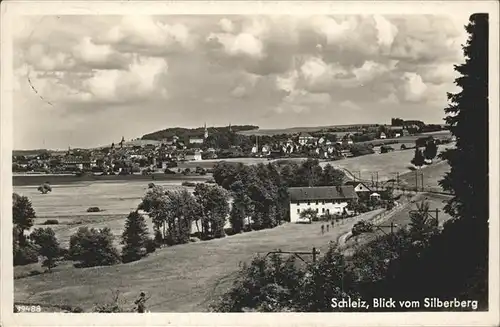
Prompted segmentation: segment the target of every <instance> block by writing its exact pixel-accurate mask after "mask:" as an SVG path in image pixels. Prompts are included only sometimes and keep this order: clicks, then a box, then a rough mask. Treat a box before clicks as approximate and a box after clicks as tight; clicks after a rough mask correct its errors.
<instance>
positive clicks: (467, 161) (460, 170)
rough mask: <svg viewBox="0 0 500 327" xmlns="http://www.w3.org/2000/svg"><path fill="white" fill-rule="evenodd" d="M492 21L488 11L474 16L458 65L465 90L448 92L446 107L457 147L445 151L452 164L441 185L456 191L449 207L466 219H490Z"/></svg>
mask: <svg viewBox="0 0 500 327" xmlns="http://www.w3.org/2000/svg"><path fill="white" fill-rule="evenodd" d="M488 24H489V23H488V15H487V14H474V15H472V16H471V18H470V23H469V25H467V27H466V30H467V32H468V33H469V35H470V36H469V39H468V41H467V44H466V46H464V47H463V50H464V55H465V57H466V59H465V63H463V64H461V65H456V66H455V70H456V71H457V72H458V73H459V74H460V75H461V76H460V77H458V78H457V79H456V80H455V84H456V85H457V86H459V87H460V88H461V89H462V90H461V91H460V92H458V93H455V94H452V93H448V100H449V102H450V104H449V106H448V107H447V108H446V109H445V113H446V114H447V117H446V118H445V121H446V124H447V128H448V129H449V130H450V131H451V133H452V134H453V135H454V136H455V137H456V147H455V148H451V149H448V150H446V151H444V152H443V153H442V155H441V157H442V158H443V159H445V160H447V161H448V163H449V164H450V166H451V169H450V172H448V173H447V174H446V175H445V178H444V179H443V180H442V181H441V186H442V187H443V188H444V189H445V190H448V191H452V192H453V193H454V194H455V196H454V198H453V199H452V201H450V202H449V203H448V205H447V207H446V211H447V212H448V213H449V214H450V215H452V216H453V217H461V218H464V219H481V220H487V219H488V207H489V206H488V185H489V182H488V176H489V175H488V133H489V131H488V130H489V128H488V72H489V70H488Z"/></svg>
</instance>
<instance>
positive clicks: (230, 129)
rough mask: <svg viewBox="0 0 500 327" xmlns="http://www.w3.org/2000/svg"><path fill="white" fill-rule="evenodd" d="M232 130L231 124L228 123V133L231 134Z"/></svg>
mask: <svg viewBox="0 0 500 327" xmlns="http://www.w3.org/2000/svg"><path fill="white" fill-rule="evenodd" d="M232 131H233V129H232V128H231V123H229V133H231V132H232Z"/></svg>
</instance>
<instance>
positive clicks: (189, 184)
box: [181, 182, 196, 187]
mask: <svg viewBox="0 0 500 327" xmlns="http://www.w3.org/2000/svg"><path fill="white" fill-rule="evenodd" d="M181 185H182V186H186V187H195V186H196V183H193V182H182V184H181Z"/></svg>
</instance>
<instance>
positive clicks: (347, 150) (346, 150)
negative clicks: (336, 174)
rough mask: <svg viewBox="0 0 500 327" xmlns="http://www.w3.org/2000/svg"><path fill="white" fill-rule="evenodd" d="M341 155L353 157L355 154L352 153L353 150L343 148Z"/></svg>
mask: <svg viewBox="0 0 500 327" xmlns="http://www.w3.org/2000/svg"><path fill="white" fill-rule="evenodd" d="M340 155H341V156H342V157H345V158H351V157H354V155H353V154H352V152H351V150H349V149H344V150H341V151H340Z"/></svg>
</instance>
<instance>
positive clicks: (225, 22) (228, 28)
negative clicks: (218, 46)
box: [219, 18, 234, 33]
mask: <svg viewBox="0 0 500 327" xmlns="http://www.w3.org/2000/svg"><path fill="white" fill-rule="evenodd" d="M219 26H220V27H221V29H222V31H224V32H226V33H231V32H232V31H233V30H234V25H233V22H232V21H231V20H229V19H227V18H222V19H221V20H220V21H219Z"/></svg>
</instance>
